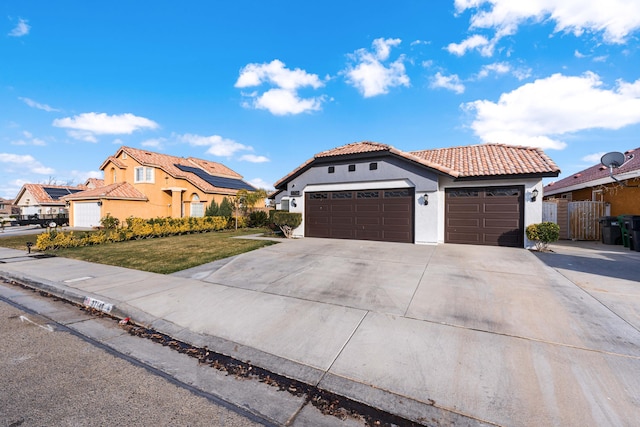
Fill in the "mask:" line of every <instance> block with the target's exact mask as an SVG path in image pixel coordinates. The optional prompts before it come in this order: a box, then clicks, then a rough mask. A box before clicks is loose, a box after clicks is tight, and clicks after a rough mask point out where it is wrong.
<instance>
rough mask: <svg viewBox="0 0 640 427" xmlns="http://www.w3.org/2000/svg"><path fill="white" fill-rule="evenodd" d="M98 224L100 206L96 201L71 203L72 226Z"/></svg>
mask: <svg viewBox="0 0 640 427" xmlns="http://www.w3.org/2000/svg"><path fill="white" fill-rule="evenodd" d="M99 225H100V206H98V202H91V203H80V202H75V203H74V204H73V226H74V227H98V226H99Z"/></svg>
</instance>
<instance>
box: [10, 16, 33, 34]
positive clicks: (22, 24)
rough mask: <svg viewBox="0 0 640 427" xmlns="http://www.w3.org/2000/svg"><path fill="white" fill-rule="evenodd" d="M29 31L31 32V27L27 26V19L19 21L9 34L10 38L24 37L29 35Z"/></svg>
mask: <svg viewBox="0 0 640 427" xmlns="http://www.w3.org/2000/svg"><path fill="white" fill-rule="evenodd" d="M29 30H31V26H30V25H29V24H27V20H26V19H19V20H18V25H16V26H15V27H14V28H13V30H11V31H10V32H9V36H11V37H22V36H26V35H27V34H29Z"/></svg>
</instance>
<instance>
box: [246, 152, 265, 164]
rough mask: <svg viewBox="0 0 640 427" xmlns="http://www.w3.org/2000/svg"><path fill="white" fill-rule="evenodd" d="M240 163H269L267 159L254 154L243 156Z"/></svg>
mask: <svg viewBox="0 0 640 427" xmlns="http://www.w3.org/2000/svg"><path fill="white" fill-rule="evenodd" d="M240 161H243V162H249V163H266V162H270V160H269V158H268V157H265V156H256V155H255V154H245V155H243V156H240Z"/></svg>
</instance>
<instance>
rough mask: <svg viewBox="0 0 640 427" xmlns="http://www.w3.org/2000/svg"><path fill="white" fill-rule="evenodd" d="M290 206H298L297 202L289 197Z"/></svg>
mask: <svg viewBox="0 0 640 427" xmlns="http://www.w3.org/2000/svg"><path fill="white" fill-rule="evenodd" d="M291 206H293V207H294V208H295V207H296V206H298V204H297V203H296V199H291Z"/></svg>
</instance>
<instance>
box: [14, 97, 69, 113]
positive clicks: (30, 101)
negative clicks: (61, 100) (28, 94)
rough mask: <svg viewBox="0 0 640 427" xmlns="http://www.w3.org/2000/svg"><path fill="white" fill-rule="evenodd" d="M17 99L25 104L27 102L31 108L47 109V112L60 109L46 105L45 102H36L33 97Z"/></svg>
mask: <svg viewBox="0 0 640 427" xmlns="http://www.w3.org/2000/svg"><path fill="white" fill-rule="evenodd" d="M18 99H19V100H21V101H22V102H24V103H25V104H27V105H28V106H29V107H31V108H37V109H38V110H44V111H47V112H52V111H60V110H58V109H55V108H53V107H50V106H48V105H47V104H41V103H39V102H36V101H34V100H33V99H30V98H23V97H18Z"/></svg>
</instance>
